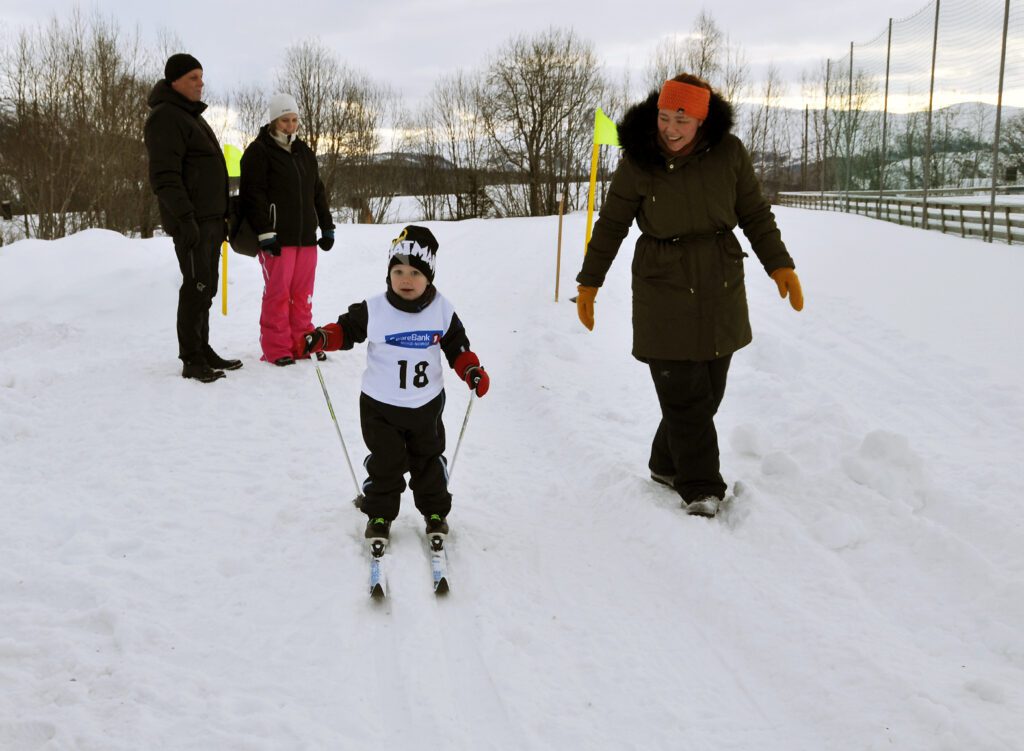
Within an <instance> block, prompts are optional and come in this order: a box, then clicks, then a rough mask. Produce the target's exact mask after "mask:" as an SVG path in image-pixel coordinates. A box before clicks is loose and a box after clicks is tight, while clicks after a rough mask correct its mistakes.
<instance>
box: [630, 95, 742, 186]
mask: <svg viewBox="0 0 1024 751" xmlns="http://www.w3.org/2000/svg"><path fill="white" fill-rule="evenodd" d="M734 122H735V121H734V117H733V110H732V105H731V104H729V102H727V101H725V100H724V99H722V97H720V96H719V95H718V94H716V93H715V92H711V101H710V103H709V104H708V116H707V119H705V120H704V123H703V124H702V125H701V126H700V130H699V131H697V138H698V139H700V142H701V145H702V146H703V148H711V147H712V146H714V145H715V144H717V143H718V142H719V141H721V140H722V137H723V136H725V134H726V133H728V132H729V131H730V130H732V127H733V125H734ZM618 129H619V143H620V144H621V145H622V148H623V150H624V151H625V152H626V156H628V157H629V158H630V159H631V160H632V161H633V162H634V163H636V165H637V166H639V167H641V168H644V169H646V168H650V167H660V166H664V164H665V156H664V154H663V152H662V150H661V146H660V145H659V143H658V92H657V91H652V92H651V94H650V96H648V97H647V99H645V100H644V101H642V102H640V103H639V104H634V105H633V106H632V107H630V108H629V110H627V111H626V114H625V116H624V117H623V118H622V121H621V122H619V124H618ZM700 149H701V146H698V150H700Z"/></svg>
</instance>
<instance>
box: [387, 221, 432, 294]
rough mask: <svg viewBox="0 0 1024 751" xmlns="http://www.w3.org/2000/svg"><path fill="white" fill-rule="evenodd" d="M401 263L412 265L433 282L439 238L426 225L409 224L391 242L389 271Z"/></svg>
mask: <svg viewBox="0 0 1024 751" xmlns="http://www.w3.org/2000/svg"><path fill="white" fill-rule="evenodd" d="M399 263H405V264H408V265H409V266H412V267H413V268H415V269H417V270H419V272H420V273H421V274H423V276H425V277H427V281H428V282H433V281H434V268H435V266H436V265H437V238H435V237H434V234H433V233H432V232H431V231H430V230H429V229H427V228H426V227H419V226H417V225H415V224H410V225H408V226H407V227H406V228H405V229H403V230H402V233H401V234H400V235H399V236H398V237H396V238H395V239H394V240H392V242H391V252H390V254H389V255H388V272H389V273H390V271H391V267H392V266H395V265H396V264H399Z"/></svg>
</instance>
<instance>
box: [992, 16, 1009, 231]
mask: <svg viewBox="0 0 1024 751" xmlns="http://www.w3.org/2000/svg"><path fill="white" fill-rule="evenodd" d="M1009 24H1010V0H1006V8H1005V9H1004V10H1003V50H1002V52H1001V53H1000V56H999V98H998V99H997V100H996V133H995V138H994V139H993V141H992V198H991V204H990V205H991V207H992V216H993V217H994V216H995V214H996V178H997V176H998V174H999V126H1000V124H1001V123H1002V118H1003V76H1004V75H1005V73H1006V33H1007V29H1008V28H1009ZM992 225H993V233H992V234H993V235H994V234H995V232H994V230H995V222H993V223H992ZM1006 231H1007V232H1009V231H1010V228H1009V226H1007V228H1006ZM994 239H995V238H994V237H993V236H992V235H990V236H989V238H988V241H989V242H992V241H993V240H994ZM1007 240H1009V237H1007Z"/></svg>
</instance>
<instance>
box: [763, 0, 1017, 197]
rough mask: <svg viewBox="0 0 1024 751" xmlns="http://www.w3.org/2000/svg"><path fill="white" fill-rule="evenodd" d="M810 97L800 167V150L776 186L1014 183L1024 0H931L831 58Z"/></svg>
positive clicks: (925, 187)
mask: <svg viewBox="0 0 1024 751" xmlns="http://www.w3.org/2000/svg"><path fill="white" fill-rule="evenodd" d="M1004 40H1005V64H1004V65H1003V64H1001V61H1002V59H1003V50H1004ZM1001 82H1002V88H1000V84H1001ZM803 98H804V101H805V107H804V112H803V113H802V115H803V120H804V122H803V123H802V131H803V135H802V137H800V138H799V139H795V140H798V141H799V142H800V143H801V150H800V161H801V164H800V168H799V169H796V168H795V162H796V156H795V155H793V156H792V157H791V159H790V165H792V166H791V168H790V169H789V171H788V173H787V175H786V176H779V179H778V180H777V183H776V187H777V188H779V187H783V185H785V186H786V187H788V188H789V189H797V190H803V191H823V192H824V191H843V192H851V191H877V192H886V191H902V192H906V191H921V192H923V193H925V194H927V193H928V192H939V191H945V192H952V191H953V190H957V191H969V190H971V189H986V188H990V187H991V185H992V184H993V181H995V182H996V183H999V184H1001V185H1003V184H1005V185H1007V186H1015V185H1016V184H1017V183H1018V180H1020V179H1021V178H1024V0H1005V1H1004V0H932V2H930V3H928V5H926V6H924V7H923V8H921V9H920V10H919V11H918V12H917V13H915V14H913V15H912V16H910V17H908V18H903V19H893V20H890V21H889V22H888V24H887V25H886V26H885V27H884V28H883V29H882V31H881V32H880V33H879V34H878V36H876V37H875V38H874V39H871V40H870V41H868V42H865V43H852V44H851V45H850V48H849V49H848V50H847V51H846V54H845V55H843V56H841V57H836V58H830V59H828V60H827V61H825V63H824V65H823V66H822V69H821V70H820V71H819V72H818V73H817V74H816V75H815V76H814V77H812V80H809V81H808V80H805V81H804V85H803ZM997 119H998V121H999V128H998V129H997ZM993 178H994V180H993ZM787 183H788V184H787Z"/></svg>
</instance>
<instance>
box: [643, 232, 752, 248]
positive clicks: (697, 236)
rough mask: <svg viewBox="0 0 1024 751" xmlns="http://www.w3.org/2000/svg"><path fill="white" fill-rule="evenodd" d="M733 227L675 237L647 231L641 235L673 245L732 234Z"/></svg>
mask: <svg viewBox="0 0 1024 751" xmlns="http://www.w3.org/2000/svg"><path fill="white" fill-rule="evenodd" d="M731 234H732V230H731V229H720V230H716V231H715V232H701V233H695V234H692V235H676V236H675V237H655V236H654V235H648V234H647V233H646V232H645V233H643V234H642V235H641V237H643V238H646V239H648V240H653V241H654V242H658V243H671V244H672V245H678V244H679V243H684V242H692V241H697V240H715V239H717V238H719V237H722V236H723V235H731Z"/></svg>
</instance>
